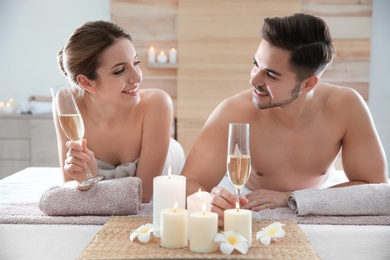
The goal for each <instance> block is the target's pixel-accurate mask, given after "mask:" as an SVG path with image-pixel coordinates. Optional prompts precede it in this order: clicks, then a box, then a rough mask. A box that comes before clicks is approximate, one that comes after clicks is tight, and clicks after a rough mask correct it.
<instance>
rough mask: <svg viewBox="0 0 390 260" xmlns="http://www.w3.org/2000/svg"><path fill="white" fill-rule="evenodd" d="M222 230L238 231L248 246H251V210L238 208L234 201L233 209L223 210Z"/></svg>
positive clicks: (238, 205)
mask: <svg viewBox="0 0 390 260" xmlns="http://www.w3.org/2000/svg"><path fill="white" fill-rule="evenodd" d="M224 230H225V232H226V231H228V230H233V231H234V232H238V233H240V234H241V235H242V236H243V237H245V238H246V239H247V240H248V246H249V247H251V246H252V211H250V210H247V209H240V204H239V203H238V202H237V203H236V208H235V209H228V210H225V212H224Z"/></svg>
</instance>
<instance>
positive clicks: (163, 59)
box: [157, 51, 168, 63]
mask: <svg viewBox="0 0 390 260" xmlns="http://www.w3.org/2000/svg"><path fill="white" fill-rule="evenodd" d="M167 61H168V57H167V55H165V53H164V52H163V51H161V52H160V54H159V55H158V56H157V62H158V63H166V62H167Z"/></svg>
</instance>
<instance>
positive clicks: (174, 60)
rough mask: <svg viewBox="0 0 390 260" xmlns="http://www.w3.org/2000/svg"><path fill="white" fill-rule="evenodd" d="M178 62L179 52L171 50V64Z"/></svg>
mask: <svg viewBox="0 0 390 260" xmlns="http://www.w3.org/2000/svg"><path fill="white" fill-rule="evenodd" d="M176 62H177V51H176V49H175V48H172V49H170V50H169V63H176Z"/></svg>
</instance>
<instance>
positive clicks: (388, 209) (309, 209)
mask: <svg viewBox="0 0 390 260" xmlns="http://www.w3.org/2000/svg"><path fill="white" fill-rule="evenodd" d="M288 205H289V207H290V208H291V209H293V210H294V211H295V213H296V214H298V216H304V215H342V216H355V215H390V185H388V184H362V185H355V186H348V187H340V188H328V189H307V190H299V191H294V192H293V193H291V195H290V196H289V198H288Z"/></svg>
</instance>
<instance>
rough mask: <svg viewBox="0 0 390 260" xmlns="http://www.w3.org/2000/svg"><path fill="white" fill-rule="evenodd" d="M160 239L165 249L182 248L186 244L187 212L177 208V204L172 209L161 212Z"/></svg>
mask: <svg viewBox="0 0 390 260" xmlns="http://www.w3.org/2000/svg"><path fill="white" fill-rule="evenodd" d="M160 225H161V230H160V231H161V239H160V243H161V246H162V247H165V248H182V247H185V246H187V244H188V239H187V237H188V212H187V210H185V209H179V208H177V202H175V205H174V206H173V208H170V209H163V210H161V223H160Z"/></svg>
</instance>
